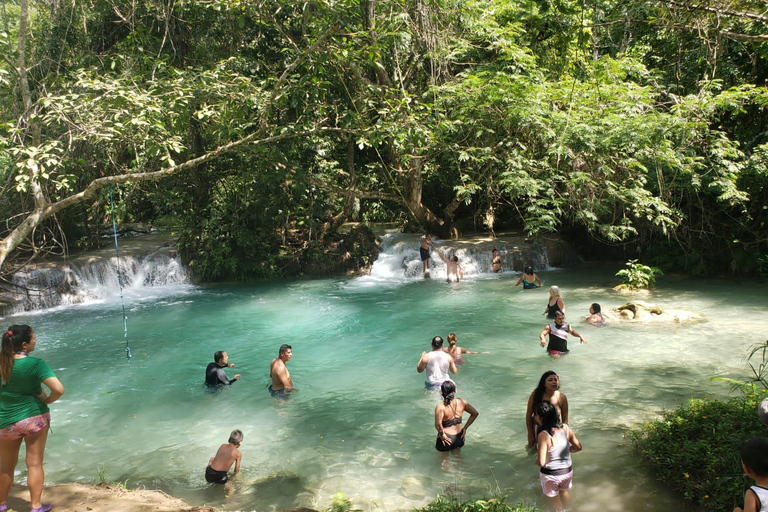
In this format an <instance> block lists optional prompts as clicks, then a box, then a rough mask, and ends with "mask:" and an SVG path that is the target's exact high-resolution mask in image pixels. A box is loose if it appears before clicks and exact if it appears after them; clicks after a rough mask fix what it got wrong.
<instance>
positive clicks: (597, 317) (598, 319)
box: [586, 302, 605, 325]
mask: <svg viewBox="0 0 768 512" xmlns="http://www.w3.org/2000/svg"><path fill="white" fill-rule="evenodd" d="M586 320H587V322H588V323H590V324H592V325H603V324H605V317H603V314H602V313H601V312H600V304H598V303H597V302H595V303H594V304H592V305H591V306H589V316H588V317H587V319H586Z"/></svg>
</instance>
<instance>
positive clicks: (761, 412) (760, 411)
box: [757, 398, 768, 428]
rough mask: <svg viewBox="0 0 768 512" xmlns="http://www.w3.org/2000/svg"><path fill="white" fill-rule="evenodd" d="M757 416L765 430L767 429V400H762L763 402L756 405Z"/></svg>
mask: <svg viewBox="0 0 768 512" xmlns="http://www.w3.org/2000/svg"><path fill="white" fill-rule="evenodd" d="M757 415H758V416H759V417H760V421H761V422H763V425H765V428H768V398H763V401H762V402H760V403H759V404H758V405H757Z"/></svg>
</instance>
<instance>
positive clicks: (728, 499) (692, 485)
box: [629, 341, 768, 512]
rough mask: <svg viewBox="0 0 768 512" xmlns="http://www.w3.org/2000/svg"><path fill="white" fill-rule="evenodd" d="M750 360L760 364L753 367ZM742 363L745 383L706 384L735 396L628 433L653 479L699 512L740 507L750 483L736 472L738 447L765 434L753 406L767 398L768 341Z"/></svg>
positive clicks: (698, 403) (692, 405) (689, 407)
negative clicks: (726, 386)
mask: <svg viewBox="0 0 768 512" xmlns="http://www.w3.org/2000/svg"><path fill="white" fill-rule="evenodd" d="M756 356H759V359H760V362H759V363H757V364H756V365H755V363H753V362H752V359H753V358H755V357H756ZM746 359H747V363H748V366H749V369H750V372H751V375H749V376H748V377H747V378H745V379H743V380H737V379H730V378H721V377H713V378H712V379H711V380H719V381H723V382H728V383H731V384H733V385H734V388H735V389H738V390H739V391H740V392H741V393H740V396H739V397H736V398H732V399H730V400H728V401H720V400H701V399H692V400H690V401H689V402H688V403H686V404H683V405H681V406H680V407H678V408H677V409H676V410H674V411H667V412H665V413H663V415H662V418H661V419H660V420H655V421H649V422H646V424H645V425H644V426H642V427H640V428H639V429H636V430H633V431H631V432H630V433H629V438H630V439H631V440H632V443H633V445H634V448H635V450H636V451H637V452H638V453H639V454H641V455H642V457H643V460H645V461H646V462H647V463H648V464H649V465H650V466H651V468H652V469H653V470H654V472H655V473H656V476H657V478H658V479H659V480H661V481H663V482H665V483H666V484H667V485H669V486H670V487H671V488H672V489H674V490H676V491H678V492H680V493H681V494H682V496H683V498H684V499H685V500H686V501H689V502H691V503H693V504H694V505H696V506H698V507H701V509H702V510H705V511H713V512H714V511H720V510H730V509H732V508H733V507H735V506H741V504H742V503H743V496H744V491H745V490H746V488H747V487H748V486H749V485H750V481H749V479H748V478H747V477H746V476H745V475H744V473H743V470H742V467H741V461H740V460H739V456H738V450H739V446H740V445H741V443H742V442H744V441H746V440H747V439H751V438H753V437H764V435H765V427H764V426H763V424H762V423H761V422H760V419H759V417H758V415H757V406H758V404H759V403H760V402H761V401H762V400H763V399H764V398H768V389H767V388H768V381H767V380H766V378H767V377H768V341H766V342H765V343H763V344H761V345H758V346H756V347H754V348H753V349H751V350H750V351H749V353H748V354H747V357H746Z"/></svg>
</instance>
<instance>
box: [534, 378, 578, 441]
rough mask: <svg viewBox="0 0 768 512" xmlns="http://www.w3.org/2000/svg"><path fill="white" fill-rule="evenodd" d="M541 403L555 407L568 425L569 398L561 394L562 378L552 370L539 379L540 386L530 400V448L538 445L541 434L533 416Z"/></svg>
mask: <svg viewBox="0 0 768 512" xmlns="http://www.w3.org/2000/svg"><path fill="white" fill-rule="evenodd" d="M541 402H549V403H551V404H552V405H554V406H555V408H556V409H557V411H558V412H559V413H560V417H561V419H562V421H563V423H568V398H566V396H565V394H563V393H561V392H560V377H558V375H557V374H556V373H555V372H554V371H552V370H549V371H547V372H544V374H543V375H542V376H541V378H540V379H539V385H538V386H536V389H534V390H533V393H531V396H530V397H529V398H528V407H527V409H526V411H525V426H526V428H527V429H528V445H529V446H533V445H534V444H535V443H536V436H537V435H538V433H539V432H538V429H537V425H536V422H535V421H534V420H533V415H534V413H535V412H536V407H538V405H539V404H540V403H541Z"/></svg>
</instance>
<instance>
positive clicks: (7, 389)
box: [0, 325, 64, 512]
mask: <svg viewBox="0 0 768 512" xmlns="http://www.w3.org/2000/svg"><path fill="white" fill-rule="evenodd" d="M36 343H37V340H36V339H35V333H34V331H33V330H32V328H31V327H30V326H28V325H12V326H10V327H9V328H8V329H7V330H6V331H5V332H4V333H3V341H2V346H0V379H1V380H2V383H1V384H2V385H1V386H0V512H4V511H5V510H7V509H8V505H7V504H6V503H5V501H6V499H8V493H9V492H10V490H11V485H12V484H13V472H14V471H15V470H16V463H17V462H18V461H19V449H20V448H21V442H22V440H23V441H24V444H25V445H26V447H27V457H26V462H27V485H28V486H29V497H30V501H31V505H32V512H48V511H49V510H51V506H50V505H43V503H42V502H41V498H42V494H43V482H44V476H45V475H44V474H43V455H44V453H45V440H46V439H47V437H48V428H49V426H50V423H51V415H50V414H49V412H48V404H52V403H53V402H55V401H56V400H58V399H59V398H60V397H61V395H63V394H64V386H62V385H61V382H59V379H57V378H56V375H55V374H54V373H53V371H52V370H51V368H50V366H48V365H47V364H46V363H45V361H43V360H42V359H38V358H36V357H31V356H30V355H29V354H30V353H31V352H32V351H33V350H35V344H36ZM42 384H45V386H46V387H47V388H48V390H49V391H48V393H46V392H45V390H44V389H43V387H42Z"/></svg>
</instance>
